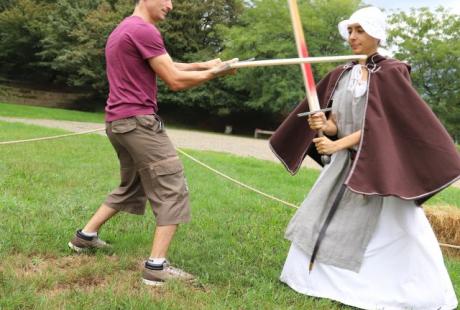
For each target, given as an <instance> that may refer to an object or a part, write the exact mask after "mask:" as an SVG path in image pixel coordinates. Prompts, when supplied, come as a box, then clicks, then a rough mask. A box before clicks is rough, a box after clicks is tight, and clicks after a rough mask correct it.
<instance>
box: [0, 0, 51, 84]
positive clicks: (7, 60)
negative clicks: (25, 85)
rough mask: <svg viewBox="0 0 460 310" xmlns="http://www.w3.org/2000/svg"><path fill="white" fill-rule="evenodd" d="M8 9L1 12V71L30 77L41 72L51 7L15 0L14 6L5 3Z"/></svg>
mask: <svg viewBox="0 0 460 310" xmlns="http://www.w3.org/2000/svg"><path fill="white" fill-rule="evenodd" d="M3 3H5V2H3ZM2 5H3V4H2ZM5 8H8V9H6V10H3V11H0V12H1V13H0V64H1V66H0V73H1V74H3V75H10V76H15V77H16V78H18V77H23V76H25V75H28V76H30V75H31V73H34V71H38V70H37V68H38V62H39V60H40V58H39V56H38V53H39V52H40V51H42V50H43V45H42V42H41V40H42V39H43V37H44V33H43V25H44V24H46V21H47V12H49V11H50V9H51V6H50V5H49V4H46V3H40V2H36V1H33V0H16V1H15V2H14V5H12V4H10V5H9V6H7V5H6V4H5Z"/></svg>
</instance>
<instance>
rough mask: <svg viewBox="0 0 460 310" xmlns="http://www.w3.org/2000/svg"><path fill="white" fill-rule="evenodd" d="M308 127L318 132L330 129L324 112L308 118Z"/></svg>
mask: <svg viewBox="0 0 460 310" xmlns="http://www.w3.org/2000/svg"><path fill="white" fill-rule="evenodd" d="M308 125H309V126H310V128H311V129H313V130H316V131H319V130H322V131H324V130H326V129H327V127H328V124H327V118H326V115H325V114H324V113H323V112H318V113H315V114H313V115H310V116H308Z"/></svg>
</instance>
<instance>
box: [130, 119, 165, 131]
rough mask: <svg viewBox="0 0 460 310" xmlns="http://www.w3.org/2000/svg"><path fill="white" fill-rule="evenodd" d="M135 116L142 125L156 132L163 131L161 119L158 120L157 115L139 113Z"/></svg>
mask: <svg viewBox="0 0 460 310" xmlns="http://www.w3.org/2000/svg"><path fill="white" fill-rule="evenodd" d="M135 118H136V120H137V122H138V124H139V125H141V126H142V127H144V128H147V129H150V130H153V131H154V132H159V131H161V128H162V124H161V121H160V120H158V119H157V118H156V117H155V115H138V116H135Z"/></svg>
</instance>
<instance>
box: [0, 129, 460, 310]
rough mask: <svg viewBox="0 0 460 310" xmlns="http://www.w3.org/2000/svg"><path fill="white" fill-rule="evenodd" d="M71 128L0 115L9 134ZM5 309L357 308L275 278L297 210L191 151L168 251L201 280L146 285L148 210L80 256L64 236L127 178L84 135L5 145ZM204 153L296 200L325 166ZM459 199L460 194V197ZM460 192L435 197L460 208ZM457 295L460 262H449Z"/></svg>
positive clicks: (0, 166)
mask: <svg viewBox="0 0 460 310" xmlns="http://www.w3.org/2000/svg"><path fill="white" fill-rule="evenodd" d="M59 133H62V131H59V130H52V129H46V128H40V127H36V126H30V125H23V124H15V123H2V122H0V141H6V140H13V139H25V138H31V137H37V136H47V135H55V134H59ZM0 149H1V154H2V160H1V162H0V175H1V178H0V188H1V189H2V190H1V193H0V212H1V214H2V220H1V222H0V234H1V235H2V236H4V237H3V238H1V241H0V308H1V309H3V308H5V309H12V308H24V309H26V308H27V309H29V308H37V309H48V308H66V309H81V308H88V309H115V308H118V309H125V308H132V309H143V308H152V307H156V308H159V309H195V308H200V309H274V308H278V309H280V308H281V309H299V308H303V309H348V307H344V306H341V305H339V304H338V303H335V302H331V301H327V300H321V299H314V298H308V297H305V296H303V295H300V294H297V293H295V292H294V291H292V290H291V289H289V288H288V287H287V286H285V285H283V284H282V283H280V282H279V281H278V276H279V274H280V271H281V268H282V265H283V262H284V259H285V256H286V253H287V250H288V247H289V243H288V242H287V241H286V240H284V239H283V233H284V229H285V227H286V224H287V222H288V221H289V219H290V218H291V216H292V215H293V213H294V209H293V208H289V207H286V206H283V205H281V204H279V203H277V202H273V201H270V200H267V199H266V198H263V197H260V196H258V195H256V194H253V193H250V192H248V191H247V190H245V189H242V188H240V187H237V186H235V185H233V184H232V183H229V182H228V181H226V180H225V179H223V178H221V177H219V176H216V175H214V174H212V173H210V172H209V171H207V170H205V169H203V168H202V167H200V166H197V165H196V164H195V163H194V162H192V161H190V160H189V159H187V158H183V161H184V164H185V167H186V175H187V178H188V180H189V186H190V191H191V200H192V210H193V211H192V212H193V220H192V222H191V223H190V224H187V225H184V226H183V227H181V229H180V230H179V232H178V234H177V236H176V239H175V240H174V243H173V244H172V248H171V250H170V255H169V256H170V259H171V261H172V262H173V263H175V264H177V265H178V266H180V267H183V268H184V269H186V270H187V271H189V272H192V273H193V274H195V275H197V276H198V277H199V281H200V285H199V286H189V285H185V284H182V283H171V284H168V285H167V286H165V287H163V288H159V289H158V288H157V289H154V288H150V287H146V286H143V285H142V284H141V282H140V270H141V268H140V264H141V262H142V260H143V259H145V258H146V255H147V254H148V252H149V250H150V245H151V232H152V231H153V229H154V220H153V217H152V215H151V212H150V211H148V212H147V214H146V216H143V217H137V216H129V215H120V216H118V217H116V218H115V219H114V220H113V221H111V222H109V223H108V224H107V225H106V226H105V227H104V229H103V230H102V231H101V236H102V237H103V238H105V239H107V240H108V241H110V242H111V243H112V244H113V246H114V248H113V250H111V251H105V252H100V253H95V254H93V255H73V254H71V253H70V251H69V250H68V249H67V246H66V244H67V242H68V240H69V239H70V238H71V237H72V235H73V233H74V231H75V229H77V228H80V227H81V226H82V225H83V223H84V222H85V221H86V220H87V219H88V217H89V216H90V215H91V214H92V212H93V211H94V210H95V209H96V208H97V207H98V206H99V204H100V203H101V202H102V201H103V199H104V198H105V196H106V195H107V193H108V192H109V191H110V190H111V189H113V188H114V187H115V186H116V185H117V182H118V167H117V165H118V164H117V160H116V157H115V153H114V152H113V150H112V147H111V146H110V144H109V143H108V141H107V139H106V138H105V137H102V136H98V135H87V136H78V137H71V138H64V139H60V140H53V141H45V142H35V143H29V144H18V145H5V146H0ZM188 152H189V153H191V154H192V155H194V156H196V157H198V158H199V159H201V160H202V161H205V162H206V163H208V164H210V165H211V166H214V167H217V168H219V169H220V170H222V171H224V172H226V173H228V174H230V175H231V176H233V177H236V178H238V179H240V180H242V181H244V182H246V183H248V184H251V185H253V186H255V187H257V188H259V189H261V190H263V191H266V192H268V193H270V194H273V195H275V196H277V197H279V198H281V199H284V200H286V201H289V202H292V203H295V204H299V203H300V202H301V201H302V199H303V197H304V195H305V194H306V193H307V191H308V190H309V188H310V187H311V185H312V184H313V182H314V180H315V178H316V177H317V175H318V172H316V171H311V170H306V169H303V170H302V171H301V172H300V173H299V175H297V176H295V177H291V176H289V175H288V174H287V173H286V172H285V171H284V170H283V168H282V167H281V166H280V165H279V164H276V163H272V162H266V161H260V160H256V159H252V158H242V157H237V156H232V155H228V154H219V153H213V152H198V151H188ZM455 197H457V198H455ZM458 197H459V196H458V190H455V189H452V190H449V191H444V192H443V193H442V194H441V195H439V197H438V199H439V201H436V203H448V204H453V205H457V206H458V204H459V202H460V199H458ZM446 264H447V267H448V269H449V272H450V275H451V278H452V281H453V282H454V285H455V289H456V293H457V296H460V262H459V261H458V260H453V259H448V260H447V262H446Z"/></svg>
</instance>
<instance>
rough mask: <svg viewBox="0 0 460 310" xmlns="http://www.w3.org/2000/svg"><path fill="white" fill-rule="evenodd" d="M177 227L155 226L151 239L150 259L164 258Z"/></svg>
mask: <svg viewBox="0 0 460 310" xmlns="http://www.w3.org/2000/svg"><path fill="white" fill-rule="evenodd" d="M177 226H178V225H166V226H157V227H156V229H155V235H154V237H153V245H152V252H151V253H150V257H151V258H166V255H167V254H168V249H169V245H170V243H171V241H172V239H173V237H174V234H175V233H176V230H177Z"/></svg>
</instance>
